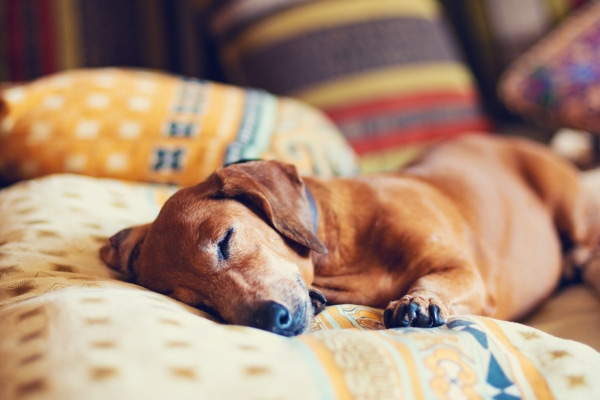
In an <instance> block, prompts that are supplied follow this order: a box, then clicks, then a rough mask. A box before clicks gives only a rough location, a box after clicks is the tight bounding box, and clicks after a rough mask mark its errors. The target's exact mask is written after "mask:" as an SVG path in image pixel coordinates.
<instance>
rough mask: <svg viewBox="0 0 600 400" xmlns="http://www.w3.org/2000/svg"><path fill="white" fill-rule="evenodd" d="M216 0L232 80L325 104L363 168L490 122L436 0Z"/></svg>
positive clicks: (216, 25)
mask: <svg viewBox="0 0 600 400" xmlns="http://www.w3.org/2000/svg"><path fill="white" fill-rule="evenodd" d="M214 3H215V4H213V7H212V13H211V29H212V32H213V34H214V35H215V37H217V38H218V39H219V43H220V54H221V56H222V61H223V64H224V68H225V70H226V73H227V75H228V79H230V80H231V81H233V82H235V83H237V84H243V85H252V86H258V87H261V88H264V89H266V90H269V91H271V92H274V93H277V94H285V95H291V96H295V97H297V98H299V99H302V100H304V101H306V102H308V103H309V104H312V105H314V106H317V107H319V108H321V109H322V110H324V111H325V112H326V113H327V114H328V115H329V116H330V117H331V118H332V119H333V121H334V122H335V123H336V124H337V125H338V126H339V127H340V129H341V130H342V132H343V133H344V135H345V136H346V137H347V138H348V140H349V141H350V143H351V145H352V146H353V148H354V149H355V150H356V152H357V153H358V154H359V155H360V156H361V160H362V165H363V169H367V170H373V169H385V168H388V167H390V168H392V167H396V166H397V164H399V163H401V162H402V158H399V157H398V150H402V151H401V153H403V154H405V149H406V146H407V145H411V144H418V143H423V142H425V141H428V140H431V139H438V138H443V137H448V136H452V135H457V134H460V133H463V132H465V131H469V130H485V129H487V128H488V121H487V120H486V118H485V117H484V116H483V115H482V112H481V110H480V106H479V99H478V95H477V91H476V89H475V87H474V84H473V80H472V76H471V74H470V72H469V71H468V69H467V68H466V67H465V65H464V64H463V62H462V61H461V59H460V57H459V56H458V54H457V51H456V49H455V46H454V43H453V42H452V40H451V39H450V35H449V32H448V30H447V28H446V26H445V25H444V23H443V21H442V18H441V15H440V10H439V8H438V6H437V3H436V2H435V1H433V0H422V1H411V0H378V1H376V2H373V1H371V0H353V1H339V0H321V1H311V2H301V1H295V0H287V1H279V2H273V1H267V2H263V1H261V2H254V1H247V0H237V1H222V2H214Z"/></svg>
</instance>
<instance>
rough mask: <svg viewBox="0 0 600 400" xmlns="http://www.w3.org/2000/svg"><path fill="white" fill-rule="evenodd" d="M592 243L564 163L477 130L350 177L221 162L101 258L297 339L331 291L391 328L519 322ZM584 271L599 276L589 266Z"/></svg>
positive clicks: (593, 219) (185, 297)
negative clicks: (461, 317) (403, 161)
mask: <svg viewBox="0 0 600 400" xmlns="http://www.w3.org/2000/svg"><path fill="white" fill-rule="evenodd" d="M599 238H600V218H599V215H598V210H597V209H596V206H595V204H594V203H593V202H592V200H591V198H590V195H589V194H588V193H586V192H585V190H584V188H583V187H582V185H581V183H580V178H579V175H578V172H577V171H576V169H575V168H574V167H573V166H571V165H570V164H568V163H567V162H565V161H563V160H562V159H560V158H559V157H557V156H555V155H554V154H552V153H551V152H550V151H549V150H547V149H546V148H544V147H543V146H541V145H538V144H534V143H533V142H530V141H526V140H524V139H518V138H499V137H491V136H487V135H471V136H465V137H463V138H460V139H455V140H452V141H447V142H444V143H442V144H440V145H438V146H436V147H434V148H433V149H431V150H430V151H428V152H427V153H426V154H425V155H424V156H422V157H421V158H420V159H419V160H418V161H416V162H414V163H412V164H411V165H410V166H408V167H406V168H404V169H402V170H401V171H398V172H395V173H386V174H379V175H371V176H362V177H355V178H331V179H320V178H316V177H304V178H300V177H299V176H298V174H297V172H296V169H295V168H294V167H293V166H291V165H288V164H284V163H281V162H277V161H251V162H246V163H240V164H234V165H230V166H227V167H224V168H221V169H219V170H217V171H216V172H215V173H214V174H212V175H211V176H210V177H208V178H207V179H206V180H205V181H204V182H202V183H200V184H198V185H196V186H193V187H188V188H185V189H182V190H180V191H178V192H177V193H175V194H174V195H173V196H172V197H171V198H170V199H169V200H168V201H167V202H166V203H165V205H164V206H163V208H162V210H161V211H160V213H159V215H158V217H157V218H156V220H155V221H154V222H153V223H150V224H146V225H142V226H136V227H132V228H128V229H125V230H123V231H121V232H119V233H117V234H116V235H114V236H113V237H111V238H110V243H108V244H106V245H105V246H104V247H103V248H102V249H101V257H102V259H103V260H104V261H105V262H106V263H107V264H108V265H109V266H110V267H112V268H113V269H115V270H118V271H120V272H121V273H123V274H124V275H125V276H126V278H127V279H129V280H130V281H133V282H136V283H138V284H140V285H142V286H145V287H147V288H149V289H151V290H154V291H156V292H159V293H163V294H166V295H168V296H171V297H173V298H175V299H177V300H180V301H182V302H184V303H187V304H189V305H192V306H195V307H198V308H200V309H203V310H206V311H208V312H209V313H212V314H213V315H215V316H218V317H219V318H220V319H221V320H223V321H224V322H227V323H231V324H239V325H247V326H252V327H256V328H260V329H264V330H267V331H271V332H274V333H277V334H280V335H285V336H292V335H297V334H300V333H302V332H304V331H305V330H306V329H307V328H308V326H309V324H310V321H311V319H312V317H313V315H315V314H316V313H318V312H319V311H321V310H322V309H323V308H324V306H325V302H326V299H327V301H328V302H329V303H332V304H340V303H353V304H363V305H367V306H373V307H380V308H385V312H384V321H385V325H386V326H387V327H408V326H411V327H435V326H438V325H441V324H443V323H444V321H445V320H446V318H447V317H448V316H450V315H457V314H477V315H486V316H491V317H495V318H500V319H512V320H514V319H518V318H520V317H523V316H524V315H526V314H527V313H529V312H530V311H531V310H532V309H533V308H535V307H536V306H537V305H538V304H539V303H540V302H541V301H543V300H544V299H545V298H547V297H548V296H549V295H550V294H551V293H552V292H553V290H554V289H555V287H556V286H557V284H558V282H559V280H560V279H561V276H563V275H564V273H565V272H569V273H571V274H572V272H573V269H572V267H573V266H576V267H585V266H586V264H588V262H589V261H590V260H592V259H593V258H594V256H595V255H596V246H597V245H598V240H599ZM565 252H566V253H565ZM564 254H566V255H567V257H566V258H564V257H563V255H564ZM564 260H567V261H568V262H566V263H565V262H564ZM591 264H593V265H595V264H598V263H591ZM565 265H567V266H569V268H565ZM596 269H600V267H597V268H596ZM583 275H584V278H585V279H587V280H591V281H593V282H592V283H594V284H596V286H598V284H599V283H600V281H599V279H598V276H599V275H600V274H599V273H598V271H595V272H594V271H592V270H591V269H590V270H589V271H587V270H585V268H583ZM594 276H596V278H594Z"/></svg>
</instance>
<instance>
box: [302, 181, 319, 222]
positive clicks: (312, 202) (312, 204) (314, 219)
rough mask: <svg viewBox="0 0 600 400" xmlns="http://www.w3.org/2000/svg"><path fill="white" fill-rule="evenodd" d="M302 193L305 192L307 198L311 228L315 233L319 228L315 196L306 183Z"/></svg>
mask: <svg viewBox="0 0 600 400" xmlns="http://www.w3.org/2000/svg"><path fill="white" fill-rule="evenodd" d="M304 193H306V199H307V200H308V206H309V207H310V215H311V217H312V225H313V230H314V232H315V234H316V233H317V231H318V230H319V210H318V209H317V203H316V201H315V197H314V196H313V194H312V192H311V191H310V189H309V188H308V186H306V184H304Z"/></svg>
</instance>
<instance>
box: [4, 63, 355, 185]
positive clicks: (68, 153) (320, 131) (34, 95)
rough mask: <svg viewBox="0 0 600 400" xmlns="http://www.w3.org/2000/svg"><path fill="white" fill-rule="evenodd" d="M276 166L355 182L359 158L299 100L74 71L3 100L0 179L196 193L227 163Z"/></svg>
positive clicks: (160, 78) (156, 76)
mask: <svg viewBox="0 0 600 400" xmlns="http://www.w3.org/2000/svg"><path fill="white" fill-rule="evenodd" d="M249 158H267V159H269V158H275V159H280V160H284V161H286V162H290V163H294V164H295V165H297V166H298V168H299V169H300V171H301V172H302V173H303V174H317V175H325V176H328V175H349V174H352V173H354V172H355V171H356V169H357V166H356V164H355V159H354V156H353V152H352V150H351V149H350V147H349V146H348V145H347V144H346V142H345V140H344V139H343V137H342V136H341V134H340V133H339V132H338V131H337V129H336V128H335V127H334V126H333V124H331V122H330V121H329V120H328V119H327V118H325V117H324V116H323V115H322V114H321V113H320V112H318V111H316V110H314V109H312V108H310V107H307V106H305V105H303V104H301V103H299V102H298V101H296V100H293V99H289V98H278V97H275V96H273V95H271V94H269V93H267V92H264V91H262V90H256V89H243V88H238V87H234V86H229V85H222V84H217V83H213V82H208V81H201V80H197V79H190V78H184V77H176V76H171V75H166V74H161V73H154V72H147V71H140V70H125V69H111V68H108V69H90V70H74V71H69V72H65V73H60V74H56V75H52V76H48V77H45V78H41V79H39V80H36V81H34V82H32V83H30V84H26V85H21V86H16V87H13V88H10V89H6V90H3V91H0V178H3V179H4V180H7V181H15V180H18V179H23V178H31V177H35V176H40V175H44V174H49V173H56V172H73V173H81V174H87V175H92V176H104V177H116V178H121V179H129V180H137V181H152V182H169V183H177V184H180V185H190V184H194V183H197V182H198V181H200V180H202V179H204V178H205V177H207V176H208V175H209V174H210V173H212V172H213V171H214V170H215V169H216V168H217V167H218V166H220V165H222V164H223V163H224V162H233V161H237V160H239V159H249Z"/></svg>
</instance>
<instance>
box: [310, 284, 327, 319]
mask: <svg viewBox="0 0 600 400" xmlns="http://www.w3.org/2000/svg"><path fill="white" fill-rule="evenodd" d="M308 295H309V296H310V302H311V304H312V307H313V315H317V314H319V313H320V312H321V311H323V310H324V309H325V307H326V306H327V299H326V298H325V295H324V294H323V293H321V292H319V291H318V290H317V289H315V288H310V289H309V291H308Z"/></svg>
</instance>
